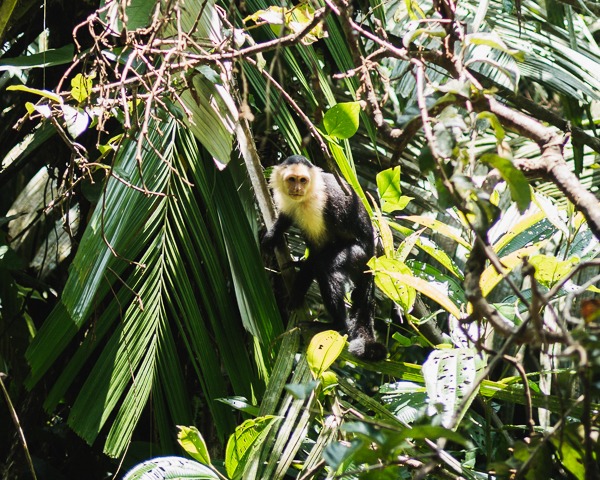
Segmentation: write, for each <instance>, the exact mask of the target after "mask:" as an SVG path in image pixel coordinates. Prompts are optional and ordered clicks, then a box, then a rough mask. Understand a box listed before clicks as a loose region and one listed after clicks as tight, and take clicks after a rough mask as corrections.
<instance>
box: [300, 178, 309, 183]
mask: <svg viewBox="0 0 600 480" xmlns="http://www.w3.org/2000/svg"><path fill="white" fill-rule="evenodd" d="M306 182H308V178H306V177H301V178H300V183H306Z"/></svg>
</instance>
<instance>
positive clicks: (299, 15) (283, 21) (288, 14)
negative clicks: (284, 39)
mask: <svg viewBox="0 0 600 480" xmlns="http://www.w3.org/2000/svg"><path fill="white" fill-rule="evenodd" d="M314 16H315V9H314V7H313V6H312V5H310V4H309V3H308V2H302V3H300V4H299V5H297V6H294V7H292V8H284V7H278V6H270V7H269V8H267V9H263V10H258V11H257V12H254V13H253V14H252V15H248V16H247V17H246V18H244V23H246V22H248V21H249V20H252V21H253V22H257V23H261V22H264V23H268V24H269V25H270V26H271V30H273V32H274V33H275V35H277V36H281V35H282V26H283V25H285V28H286V32H285V33H286V34H287V33H300V32H302V31H303V30H304V29H305V28H306V27H307V26H308V25H309V24H310V22H312V20H313V18H314ZM326 36H327V31H326V30H324V29H323V25H322V24H318V25H316V26H315V27H313V28H312V30H311V31H310V32H309V33H308V34H307V35H305V36H304V37H303V38H302V39H301V42H302V43H303V44H304V45H310V44H311V43H314V42H316V41H317V40H318V39H320V38H324V37H326Z"/></svg>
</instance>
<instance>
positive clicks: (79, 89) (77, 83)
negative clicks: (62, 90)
mask: <svg viewBox="0 0 600 480" xmlns="http://www.w3.org/2000/svg"><path fill="white" fill-rule="evenodd" d="M92 85H93V81H92V77H86V76H84V75H82V74H81V73H78V74H77V75H75V77H74V78H73V79H72V80H71V96H72V97H73V98H74V99H75V100H77V102H79V103H81V102H83V101H84V100H85V99H86V98H87V97H89V95H90V92H91V91H92Z"/></svg>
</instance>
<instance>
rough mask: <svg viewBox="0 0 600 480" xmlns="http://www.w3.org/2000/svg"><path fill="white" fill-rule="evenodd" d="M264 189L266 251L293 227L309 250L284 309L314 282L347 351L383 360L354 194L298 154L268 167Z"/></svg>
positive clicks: (369, 247)
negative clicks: (269, 207) (269, 217)
mask: <svg viewBox="0 0 600 480" xmlns="http://www.w3.org/2000/svg"><path fill="white" fill-rule="evenodd" d="M270 186H271V188H272V189H273V198H274V200H275V204H276V206H277V209H278V211H279V216H278V218H277V221H276V222H275V224H274V225H273V227H272V228H271V229H270V230H269V231H268V232H267V234H266V235H265V237H264V238H263V241H262V244H263V247H264V248H265V249H266V250H268V251H272V250H273V249H274V248H275V247H276V246H278V245H281V244H282V243H283V240H284V236H283V234H284V233H285V232H286V231H287V230H288V229H289V228H290V226H292V225H294V226H296V227H297V228H298V229H299V230H300V232H301V233H302V236H303V238H304V241H305V242H306V245H307V246H308V249H309V254H308V259H307V260H306V261H304V262H302V264H301V267H300V270H299V271H298V273H297V275H296V280H295V284H294V287H293V291H292V293H291V298H290V308H298V307H299V306H300V305H301V304H302V302H303V300H304V297H305V295H306V292H307V291H308V288H309V286H310V284H311V282H312V281H313V279H316V280H317V282H318V284H319V288H320V290H321V297H322V299H323V303H324V305H325V308H326V309H327V311H328V312H329V314H330V315H331V317H332V318H333V322H334V324H333V327H334V328H335V329H336V330H347V332H348V338H349V342H350V347H349V351H350V353H352V354H353V355H355V356H357V357H359V358H361V359H365V360H374V361H376V360H383V359H384V358H385V356H386V354H387V350H386V348H385V346H384V345H382V344H381V343H379V342H377V341H376V340H375V332H374V330H373V315H374V309H375V299H374V294H375V293H374V283H373V276H372V275H371V274H369V273H366V270H367V269H368V267H367V261H368V260H369V259H370V258H371V257H372V256H373V255H374V251H375V246H374V243H375V242H374V238H373V226H372V224H371V219H370V218H369V215H368V213H367V211H366V210H365V207H364V205H363V204H362V202H361V200H360V199H359V198H358V196H357V195H356V193H355V192H354V191H353V190H352V188H350V186H349V185H348V186H347V190H348V192H350V194H347V193H346V192H344V191H343V190H342V188H341V187H340V185H339V184H338V182H337V180H336V178H335V177H334V176H333V175H332V174H330V173H324V172H323V171H322V170H321V169H320V168H318V167H315V166H314V165H313V164H312V163H310V162H309V161H308V160H307V159H306V158H304V157H302V156H300V155H293V156H291V157H288V158H287V159H286V160H285V161H284V162H283V163H281V164H280V165H278V166H276V167H274V169H273V173H272V174H271V180H270ZM349 283H352V284H353V285H354V290H353V291H352V294H351V300H352V307H351V308H350V312H349V315H348V314H347V312H346V305H345V302H344V297H345V295H346V291H347V287H348V284H349Z"/></svg>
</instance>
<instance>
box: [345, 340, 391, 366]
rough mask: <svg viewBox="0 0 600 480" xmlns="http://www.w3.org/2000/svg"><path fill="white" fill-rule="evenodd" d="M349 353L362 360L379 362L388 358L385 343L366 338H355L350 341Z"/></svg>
mask: <svg viewBox="0 0 600 480" xmlns="http://www.w3.org/2000/svg"><path fill="white" fill-rule="evenodd" d="M348 351H349V352H350V353H351V354H352V355H354V356H355V357H358V358H360V359H361V360H368V361H371V362H379V361H381V360H384V359H385V357H386V356H387V348H385V345H384V344H383V343H379V342H376V341H374V340H366V339H364V338H355V339H354V340H351V341H350V346H349V347H348Z"/></svg>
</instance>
